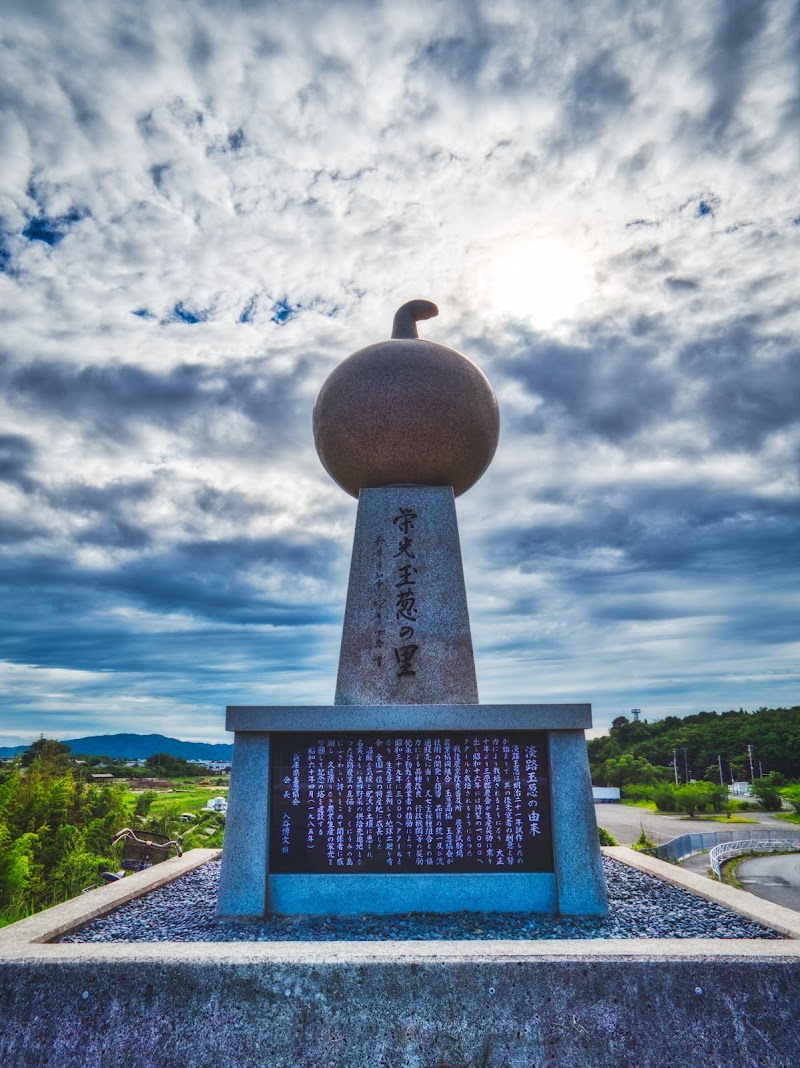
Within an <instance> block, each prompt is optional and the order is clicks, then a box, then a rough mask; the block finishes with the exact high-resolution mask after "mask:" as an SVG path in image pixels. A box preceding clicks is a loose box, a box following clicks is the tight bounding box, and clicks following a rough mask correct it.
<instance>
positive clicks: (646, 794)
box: [622, 783, 658, 801]
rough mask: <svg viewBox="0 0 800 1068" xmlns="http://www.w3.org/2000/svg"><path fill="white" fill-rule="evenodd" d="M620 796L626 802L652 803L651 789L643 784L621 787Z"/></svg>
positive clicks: (630, 784)
mask: <svg viewBox="0 0 800 1068" xmlns="http://www.w3.org/2000/svg"><path fill="white" fill-rule="evenodd" d="M656 789H658V787H656ZM622 796H623V798H624V799H625V800H626V801H652V800H653V787H652V786H647V785H645V784H644V783H629V784H628V785H627V786H623V787H622Z"/></svg>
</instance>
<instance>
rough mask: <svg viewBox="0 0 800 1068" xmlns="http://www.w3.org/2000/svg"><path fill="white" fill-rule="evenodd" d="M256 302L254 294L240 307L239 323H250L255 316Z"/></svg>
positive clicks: (256, 298)
mask: <svg viewBox="0 0 800 1068" xmlns="http://www.w3.org/2000/svg"><path fill="white" fill-rule="evenodd" d="M257 304H258V297H257V296H255V295H254V296H252V297H251V298H250V300H248V302H247V304H245V306H244V307H243V308H242V310H241V313H240V315H239V322H240V323H252V321H253V318H254V317H255V313H256V305H257Z"/></svg>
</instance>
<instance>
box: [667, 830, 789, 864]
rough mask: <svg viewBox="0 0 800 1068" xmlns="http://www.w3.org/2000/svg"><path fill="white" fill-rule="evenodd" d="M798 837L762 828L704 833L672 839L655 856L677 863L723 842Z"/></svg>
mask: <svg viewBox="0 0 800 1068" xmlns="http://www.w3.org/2000/svg"><path fill="white" fill-rule="evenodd" d="M797 837H798V832H797V831H795V830H789V829H786V830H783V829H782V828H780V829H777V828H776V829H775V830H765V829H764V827H763V826H759V827H754V828H753V830H752V831H751V830H742V829H741V828H737V829H736V830H735V831H705V832H703V833H697V834H682V835H680V836H679V837H678V838H673V839H671V841H669V842H664V843H663V845H660V846H657V847H656V851H655V855H656V856H657V857H658V858H659V859H660V860H671V861H679V860H683V859H684V858H685V857H691V856H692V855H693V854H694V853H705V852H706V851H707V850H710V849H713V848H714V847H715V846H718V845H722V843H723V842H742V841H751V840H757V841H759V842H773V841H774V842H781V841H783V842H785V841H787V840H794V839H796V838H797Z"/></svg>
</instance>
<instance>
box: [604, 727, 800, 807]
mask: <svg viewBox="0 0 800 1068" xmlns="http://www.w3.org/2000/svg"><path fill="white" fill-rule="evenodd" d="M748 746H749V747H750V748H749V750H748ZM588 750H589V763H590V767H591V771H592V782H593V783H594V784H595V785H596V786H618V787H619V788H620V790H621V795H622V802H623V804H627V805H633V806H635V807H637V808H642V809H645V810H647V811H650V812H667V813H672V812H674V813H683V814H684V815H685V816H687V817H688V818H689V819H693V818H695V817H698V816H702V818H703V819H712V820H718V821H723V822H726V823H728V822H730V823H752V822H754V821H753V820H752V819H748V816H747V813H750V812H774V813H776V815H777V814H779V816H780V818H781V819H784V820H787V821H788V822H791V823H795V822H796V823H800V782H796V781H794V782H793V781H791V780H797V779H798V778H800V707H794V708H789V709H786V708H779V709H774V708H762V709H759V710H758V711H757V712H745V711H744V710H743V709H740V710H739V711H738V712H736V711H730V712H723V713H721V714H720V713H717V712H700V713H698V715H696V716H687V717H686V718H685V719H679V718H678V717H677V716H667V717H666V718H665V719H662V720H656V721H655V722H654V723H649V722H647V721H646V720H644V721H640V722H638V723H635V722H634V723H632V722H630V721H629V720H628V719H627V717H626V716H619V717H618V718H617V719H615V720H614V722H613V724H612V726H611V730H610V731H609V734H608V735H607V736H606V737H603V738H595V739H592V741H590V742H589V743H588ZM754 770H755V771H756V772H757V774H756V775H755V776H752V777H751V772H752V771H754ZM734 780H736V781H738V782H742V781H744V782H749V785H750V796H749V797H747V798H744V797H734V796H732V795H731V793H730V792H729V783H730V782H732V781H734ZM789 807H791V809H792V811H791V812H787V811H785V810H786V809H788V808H789Z"/></svg>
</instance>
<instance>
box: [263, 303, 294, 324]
mask: <svg viewBox="0 0 800 1068" xmlns="http://www.w3.org/2000/svg"><path fill="white" fill-rule="evenodd" d="M300 308H301V305H300V304H290V303H289V302H288V301H287V300H279V301H277V303H275V304H273V306H272V316H271V317H270V318H271V322H273V323H277V324H278V326H280V325H281V323H285V322H287V321H288V320H289V319H293V318H294V317H295V315H297V313H298V312H299V311H300Z"/></svg>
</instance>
